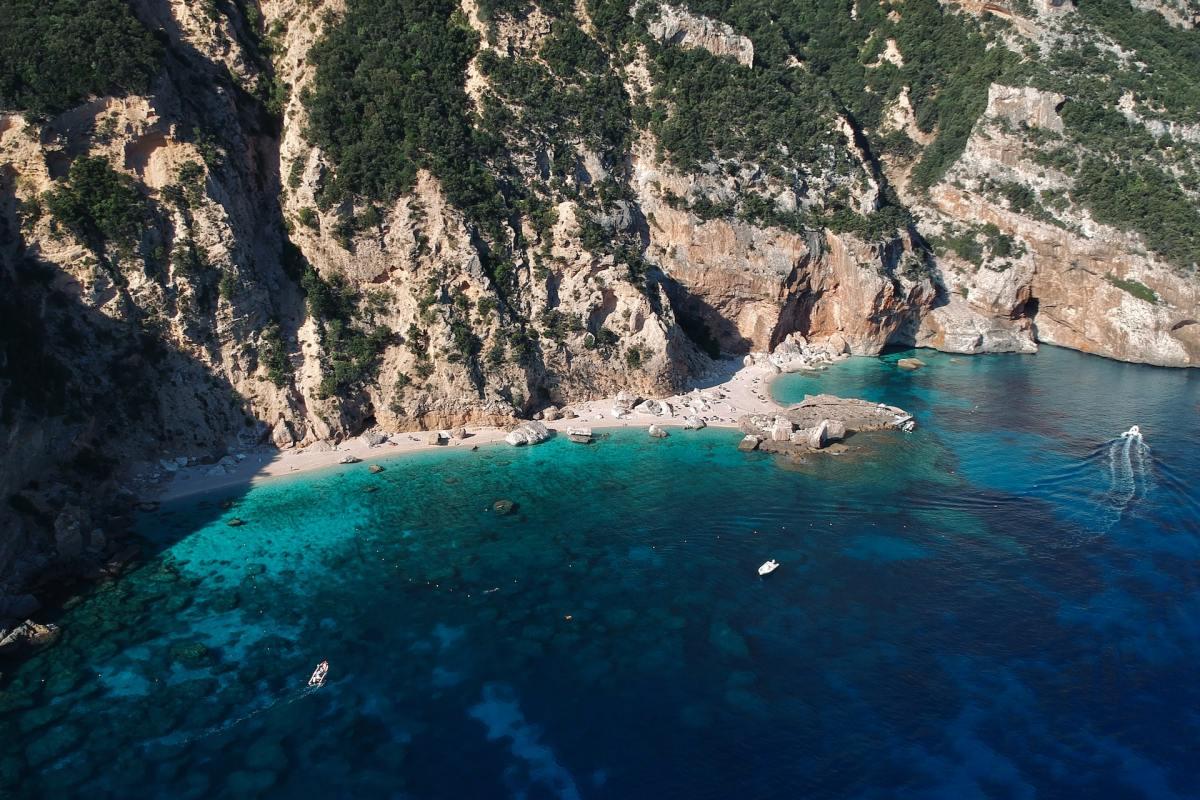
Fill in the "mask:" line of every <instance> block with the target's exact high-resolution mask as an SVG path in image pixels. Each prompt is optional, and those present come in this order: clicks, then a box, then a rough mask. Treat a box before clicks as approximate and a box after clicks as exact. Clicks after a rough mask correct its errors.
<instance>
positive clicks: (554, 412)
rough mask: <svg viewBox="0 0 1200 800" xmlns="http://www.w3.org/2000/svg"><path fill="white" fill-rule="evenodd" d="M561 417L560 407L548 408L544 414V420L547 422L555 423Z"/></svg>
mask: <svg viewBox="0 0 1200 800" xmlns="http://www.w3.org/2000/svg"><path fill="white" fill-rule="evenodd" d="M560 416H562V414H561V413H560V412H559V410H558V406H548V407H547V408H546V410H545V411H543V412H542V419H544V420H546V421H547V422H553V421H554V420H556V419H558V418H559V417H560Z"/></svg>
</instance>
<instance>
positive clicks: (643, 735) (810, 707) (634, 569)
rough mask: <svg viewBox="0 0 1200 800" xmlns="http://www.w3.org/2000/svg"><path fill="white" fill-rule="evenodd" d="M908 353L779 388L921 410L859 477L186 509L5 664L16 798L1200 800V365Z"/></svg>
mask: <svg viewBox="0 0 1200 800" xmlns="http://www.w3.org/2000/svg"><path fill="white" fill-rule="evenodd" d="M900 355H903V354H894V355H889V356H887V357H885V358H883V359H853V360H851V361H849V362H846V363H844V364H841V365H838V366H837V367H835V368H834V369H832V370H830V371H828V372H825V373H822V374H820V375H819V376H816V377H806V376H785V377H783V378H781V379H780V381H779V382H778V383H777V384H776V385H775V387H774V391H775V392H776V394H777V396H778V397H779V398H780V399H781V400H784V401H794V400H798V399H800V398H801V397H802V396H803V394H805V393H816V392H822V391H828V392H833V393H839V394H848V395H857V396H862V397H867V398H869V399H872V400H879V401H886V402H888V403H892V404H896V405H900V406H902V407H904V408H906V409H908V410H909V411H912V412H914V413H915V414H916V416H917V419H918V421H919V423H920V427H918V429H917V430H916V431H915V432H913V433H911V434H901V433H881V434H872V435H864V436H858V437H853V438H852V439H851V440H850V441H849V444H850V445H851V450H850V452H848V453H846V454H844V455H840V456H821V457H811V458H809V459H808V461H806V462H804V463H798V464H793V463H789V462H783V461H777V460H776V459H775V458H774V457H772V456H768V455H764V454H759V453H751V454H743V453H739V452H737V450H736V449H735V444H736V442H737V439H738V435H737V434H736V433H734V432H730V431H714V430H706V431H700V432H682V431H679V432H675V433H673V434H672V436H671V437H670V438H668V439H666V440H661V441H657V440H651V439H649V438H648V437H646V436H645V434H644V432H643V431H641V430H630V431H618V432H616V433H614V434H613V435H612V436H611V437H609V438H605V439H603V440H601V441H600V442H598V443H597V444H596V445H593V446H590V447H587V446H580V445H574V444H571V443H569V442H567V441H565V440H564V439H556V440H553V441H551V442H548V443H547V444H544V445H540V446H537V447H534V448H528V449H520V450H518V449H513V448H508V447H505V446H487V447H483V448H481V449H480V450H479V451H478V452H475V453H472V452H468V451H466V450H465V449H464V450H462V451H439V452H430V453H424V454H419V455H414V456H408V457H404V458H399V459H394V460H390V461H387V460H385V461H382V462H381V463H383V464H384V465H385V466H386V467H387V469H386V471H384V472H383V473H381V474H378V475H371V474H369V473H368V472H367V469H366V467H367V464H360V465H354V466H351V467H340V468H338V469H335V470H331V471H328V472H325V473H320V474H315V475H311V476H303V477H293V478H286V479H280V480H278V481H275V482H273V483H269V484H267V485H264V486H262V487H260V488H255V489H253V490H250V491H245V490H243V491H240V492H236V493H223V494H219V495H214V496H211V497H205V498H202V499H198V500H189V501H181V502H178V503H175V504H171V505H167V506H164V507H163V508H162V509H161V510H160V511H159V512H157V513H154V514H148V515H146V516H145V517H144V518H143V520H142V523H141V524H142V529H143V533H144V535H145V536H146V537H147V539H148V541H149V543H150V544H149V548H150V550H151V551H152V552H153V553H154V555H153V557H152V558H150V559H149V560H148V563H146V564H145V565H144V566H142V567H141V568H139V569H138V570H136V571H135V572H133V573H132V574H130V575H129V576H127V577H126V578H124V579H122V580H121V581H119V582H117V583H113V584H110V585H107V586H105V587H102V588H101V589H99V590H97V591H96V592H94V593H93V594H91V595H90V596H89V597H87V598H86V599H84V600H83V601H82V602H81V603H79V604H78V605H76V606H74V607H73V608H71V609H70V610H69V611H67V612H65V613H64V614H63V617H62V619H61V620H60V623H61V624H62V625H63V627H64V630H65V633H64V635H63V637H62V639H61V641H60V643H59V644H58V645H57V646H55V647H54V648H52V649H50V650H48V651H45V652H44V653H42V654H41V655H39V656H38V657H36V658H34V659H33V660H31V661H29V662H27V663H25V664H24V665H22V666H21V667H19V668H17V669H16V670H15V672H12V671H8V670H6V672H7V673H8V674H7V675H6V677H5V678H4V684H3V686H2V688H0V731H3V739H4V742H5V746H4V748H2V749H0V795H4V794H5V792H7V793H8V794H10V795H12V796H14V797H72V796H87V797H94V798H95V797H119V798H129V797H138V798H140V797H162V798H186V797H252V796H262V797H279V798H293V797H295V798H307V797H314V796H323V797H347V798H349V797H354V798H359V797H403V798H490V797H501V798H504V797H514V798H516V797H520V798H544V797H551V798H554V797H557V798H568V799H569V798H604V797H609V798H674V797H680V798H729V797H741V798H767V797H772V798H774V797H805V798H809V797H812V798H824V797H828V798H842V797H860V798H885V797H897V796H903V797H928V798H973V797H1004V798H1007V797H1020V798H1026V797H1039V798H1046V797H1051V798H1056V797H1063V798H1080V797H1130V798H1133V797H1153V798H1181V797H1197V796H1200V788H1198V787H1200V759H1198V758H1197V756H1196V749H1197V748H1196V746H1197V743H1198V742H1200V684H1198V682H1197V680H1196V675H1197V664H1200V522H1198V520H1200V503H1198V501H1197V497H1196V492H1194V491H1193V490H1192V489H1191V488H1190V487H1191V484H1192V483H1193V482H1195V481H1196V480H1197V479H1198V478H1200V454H1198V451H1197V444H1198V443H1200V376H1197V375H1196V374H1195V373H1186V372H1181V371H1170V370H1161V369H1154V368H1150V367H1138V366H1131V365H1125V364H1118V363H1115V362H1109V361H1103V360H1100V359H1095V358H1089V357H1085V356H1081V355H1079V354H1076V353H1071V352H1066V351H1060V350H1055V349H1044V350H1043V351H1042V352H1041V353H1039V354H1038V355H1036V356H988V357H975V358H968V357H951V356H946V355H941V354H936V353H928V352H926V351H921V352H920V353H918V355H919V357H920V358H922V359H923V360H925V361H927V362H928V363H929V366H928V367H927V368H925V369H923V370H920V371H917V372H913V373H909V372H905V371H902V370H899V369H897V368H896V367H895V366H894V361H895V360H896V358H898V357H900ZM1133 424H1139V425H1141V427H1142V430H1143V431H1144V433H1145V443H1146V445H1148V448H1145V447H1136V446H1134V444H1135V443H1132V442H1127V440H1122V439H1120V438H1119V434H1120V432H1121V431H1123V430H1125V429H1126V428H1128V427H1129V426H1130V425H1133ZM1127 443H1128V445H1129V446H1128V447H1127V446H1126V445H1127ZM497 499H510V500H513V501H515V503H516V509H515V511H514V513H512V514H511V515H508V516H500V515H497V514H496V513H495V512H493V511H492V510H491V506H492V503H493V502H494V501H495V500H497ZM226 505H228V506H229V507H228V508H226V507H224V506H226ZM233 517H238V518H240V519H243V520H245V521H246V524H245V525H244V526H242V527H236V528H234V527H230V526H229V525H228V524H227V522H228V520H229V519H231V518H233ZM768 558H775V559H777V560H779V561H780V562H781V564H782V566H781V567H780V569H779V570H778V571H777V572H775V573H774V574H773V575H771V576H770V577H769V578H767V579H760V578H759V577H758V576H757V575H756V574H755V570H756V568H757V566H758V565H759V564H761V563H762V562H763V561H765V560H767V559H768ZM321 659H328V660H329V661H330V664H331V667H330V673H329V681H328V683H327V684H326V686H325V687H324V688H321V689H318V690H308V689H306V688H305V682H306V680H307V677H308V674H309V673H310V672H311V671H312V669H313V667H314V665H315V664H316V663H317V662H318V661H320V660H321ZM14 742H18V743H19V744H17V745H16V746H14V745H13V743H14Z"/></svg>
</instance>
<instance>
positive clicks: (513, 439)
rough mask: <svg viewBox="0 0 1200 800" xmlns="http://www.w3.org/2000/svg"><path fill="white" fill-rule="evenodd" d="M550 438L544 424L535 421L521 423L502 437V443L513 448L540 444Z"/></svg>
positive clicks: (548, 430)
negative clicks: (506, 443)
mask: <svg viewBox="0 0 1200 800" xmlns="http://www.w3.org/2000/svg"><path fill="white" fill-rule="evenodd" d="M549 438H550V429H549V428H547V427H546V426H545V425H544V424H542V423H541V422H537V421H532V422H522V423H521V424H520V425H518V426H517V427H515V428H513V429H512V430H511V431H509V432H508V435H507V436H505V437H504V441H506V442H508V443H509V444H511V445H513V446H514V447H521V446H522V445H527V444H540V443H542V442H544V441H546V440H547V439H549Z"/></svg>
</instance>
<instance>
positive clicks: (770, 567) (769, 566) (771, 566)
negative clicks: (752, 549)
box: [758, 558, 779, 575]
mask: <svg viewBox="0 0 1200 800" xmlns="http://www.w3.org/2000/svg"><path fill="white" fill-rule="evenodd" d="M777 569H779V562H778V561H776V560H775V559H773V558H772V559H771V560H770V561H768V562H767V563H765V564H763V565H762V566H761V567H759V568H758V574H759V575H770V574H771V573H772V572H774V571H775V570H777Z"/></svg>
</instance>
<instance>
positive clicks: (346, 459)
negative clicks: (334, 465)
mask: <svg viewBox="0 0 1200 800" xmlns="http://www.w3.org/2000/svg"><path fill="white" fill-rule="evenodd" d="M360 461H362V459H361V458H359V457H358V456H353V455H345V456H342V457H341V458H340V459H338V463H339V464H357V463H358V462H360Z"/></svg>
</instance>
